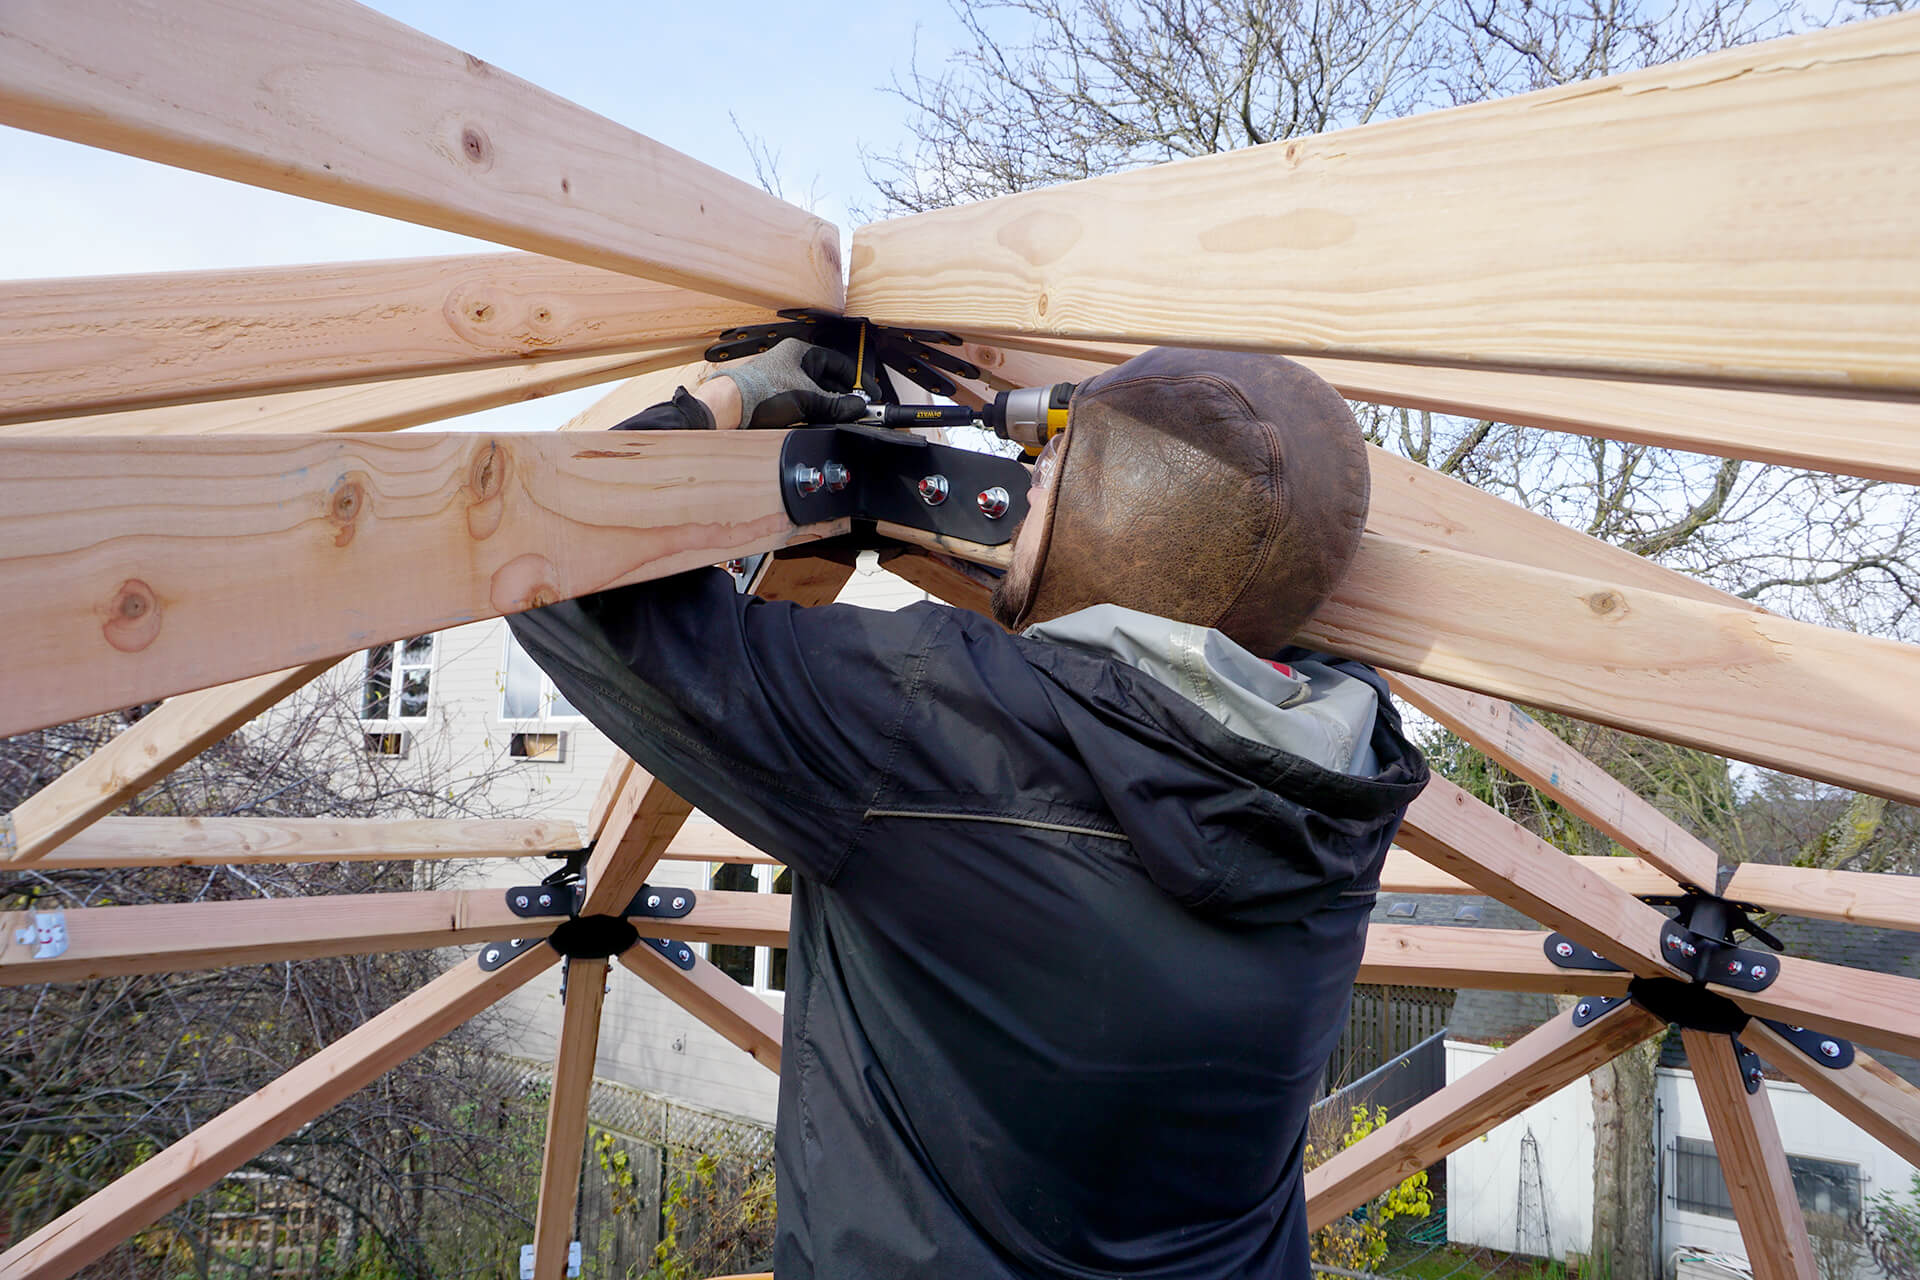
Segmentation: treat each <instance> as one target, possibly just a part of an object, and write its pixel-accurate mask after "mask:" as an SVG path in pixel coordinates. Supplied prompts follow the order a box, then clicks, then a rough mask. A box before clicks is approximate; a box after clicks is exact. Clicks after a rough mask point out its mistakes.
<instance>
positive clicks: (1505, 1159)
mask: <svg viewBox="0 0 1920 1280" xmlns="http://www.w3.org/2000/svg"><path fill="white" fill-rule="evenodd" d="M1496 1052H1497V1050H1495V1049H1492V1048H1489V1047H1488V1046H1486V1045H1478V1044H1467V1043H1464V1042H1461V1041H1456V1040H1449V1041H1447V1083H1448V1084H1452V1083H1453V1082H1454V1081H1456V1080H1458V1079H1460V1077H1462V1076H1464V1075H1466V1074H1467V1073H1468V1072H1469V1071H1471V1070H1473V1069H1474V1068H1475V1067H1477V1066H1479V1065H1481V1064H1482V1063H1483V1062H1486V1061H1488V1060H1489V1059H1491V1058H1492V1057H1493V1055H1494V1054H1495V1053H1496ZM1529 1133H1531V1134H1532V1135H1533V1138H1534V1143H1535V1145H1536V1146H1537V1147H1538V1148H1539V1151H1540V1188H1541V1194H1540V1205H1541V1213H1540V1214H1539V1215H1538V1216H1534V1215H1532V1214H1531V1213H1530V1215H1529V1222H1528V1237H1529V1238H1528V1239H1526V1240H1521V1239H1520V1213H1519V1210H1520V1190H1521V1187H1520V1152H1521V1149H1522V1147H1523V1145H1524V1144H1525V1141H1526V1137H1527V1135H1528V1134H1529ZM1529 1208H1530V1209H1531V1204H1530V1205H1529ZM1542 1227H1544V1231H1543V1230H1542ZM1447 1238H1448V1239H1449V1240H1454V1241H1458V1242H1460V1243H1462V1244H1476V1245H1484V1246H1486V1247H1488V1248H1493V1249H1506V1250H1515V1249H1516V1247H1517V1246H1525V1247H1527V1249H1528V1251H1530V1252H1536V1253H1539V1254H1541V1255H1542V1256H1547V1255H1546V1248H1547V1241H1548V1239H1549V1238H1550V1240H1551V1247H1552V1250H1553V1252H1552V1255H1551V1256H1553V1257H1564V1256H1566V1254H1568V1253H1570V1252H1579V1253H1584V1252H1585V1251H1586V1250H1587V1248H1588V1246H1589V1245H1590V1244H1591V1243H1592V1241H1593V1095H1592V1091H1591V1090H1590V1089H1588V1087H1587V1081H1586V1078H1585V1077H1584V1076H1583V1077H1582V1078H1580V1079H1579V1080H1576V1081H1575V1082H1574V1083H1572V1084H1570V1085H1568V1086H1567V1087H1566V1088H1564V1089H1562V1090H1560V1092H1558V1093H1556V1094H1554V1095H1552V1096H1551V1097H1549V1098H1546V1099H1544V1100H1542V1101H1540V1102H1538V1103H1535V1104H1534V1105H1533V1106H1532V1107H1529V1108H1528V1109H1527V1110H1526V1111H1523V1112H1521V1113H1520V1114H1519V1115H1517V1116H1515V1117H1514V1118H1513V1119H1511V1120H1509V1121H1507V1122H1506V1123H1505V1124H1503V1125H1500V1126H1499V1127H1498V1128H1496V1129H1494V1130H1493V1131H1492V1132H1490V1133H1488V1134H1487V1135H1486V1136H1485V1137H1484V1138H1477V1139H1475V1140H1474V1141H1472V1142H1469V1143H1467V1144H1466V1145H1465V1146H1463V1147H1461V1148H1460V1149H1459V1150H1458V1151H1456V1152H1454V1153H1453V1154H1452V1155H1450V1156H1448V1157H1447Z"/></svg>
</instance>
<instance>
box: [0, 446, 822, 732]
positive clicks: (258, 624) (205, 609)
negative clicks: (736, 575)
mask: <svg viewBox="0 0 1920 1280" xmlns="http://www.w3.org/2000/svg"><path fill="white" fill-rule="evenodd" d="M781 441H782V435H781V433H779V432H753V431H729V432H722V433H718V434H713V433H708V432H684V431H682V432H622V433H612V434H606V435H603V436H602V437H600V438H599V439H598V440H597V441H596V442H595V443H594V444H592V445H591V446H589V445H587V444H586V443H585V442H583V441H582V440H580V439H578V438H577V437H574V436H571V435H568V434H564V433H554V432H545V433H537V434H522V435H495V436H475V435H469V434H462V433H426V434H416V433H412V432H406V433H399V434H389V435H379V436H363V435H352V436H339V435H336V436H211V437H196V436H168V437H154V438H141V439H138V440H134V441H124V442H123V441H117V440H113V439H110V438H106V437H80V438H74V439H61V440H40V439H35V440H7V441H0V546H4V547H5V548H6V551H5V553H4V554H5V557H6V558H5V559H4V560H0V595H9V596H11V598H12V599H13V600H14V601H15V608H14V609H13V610H10V611H8V616H7V617H6V618H5V619H4V621H5V622H6V624H7V625H8V626H10V627H11V626H16V625H17V626H18V627H19V628H21V629H20V630H18V631H17V632H16V633H15V635H14V646H15V648H14V655H13V656H14V666H13V672H12V674H13V676H14V678H13V679H12V680H10V681H9V682H8V685H7V688H6V690H5V691H4V694H3V695H0V733H12V732H19V731H21V730H25V729H30V728H37V727H39V726H41V725H46V724H52V723H58V722H60V721H63V720H68V719H73V718H75V717H78V716H82V715H87V714H92V713H94V712H98V711H102V710H107V709H111V708H116V707H124V706H130V705H133V704H135V703H138V702H142V701H148V700H151V699H154V698H158V697H161V696H164V695H166V694H170V693H177V692H180V691H182V690H186V689H194V688H203V687H205V686H207V685H211V684H216V683H220V682H223V681H227V680H232V679H235V678H238V677H242V676H246V675H251V674H253V673H254V672H257V671H265V670H271V669H274V668H276V667H282V666H286V665H288V664H289V663H292V662H300V663H306V662H313V661H316V660H318V659H321V658H331V657H336V656H337V655H339V654H341V653H343V652H350V651H352V650H354V649H357V648H362V647H364V646H366V645H368V644H377V643H380V642H381V641H383V640H392V639H396V638H398V637H401V636H408V635H417V634H420V633H422V632H426V631H435V630H439V629H442V628H444V627H448V626H452V625H455V624H457V623H462V622H472V621H477V620H479V619H482V618H487V617H493V616H497V615H499V614H503V613H513V612H517V611H519V610H521V609H526V608H529V607H532V606H534V605H536V604H540V603H545V602H548V601H553V600H560V599H565V598H567V597H570V596H575V595H580V594H582V593H585V592H588V591H594V590H600V589H602V588H606V587H611V586H618V585H621V584H623V583H627V582H635V581H640V580H643V579H646V578H653V577H660V576H663V575H665V574H669V573H674V572H678V571H680V570H683V569H690V568H693V567H696V566H698V565H703V564H713V563H715V562H717V561H721V560H726V559H729V558H731V557H734V556H739V555H746V554H751V553H753V552H757V551H765V550H771V549H773V548H776V547H780V546H784V545H787V544H789V543H793V542H797V541H806V540H809V539H811V538H815V537H820V536H825V535H828V534H831V533H837V532H841V531H843V529H844V527H845V522H844V521H842V522H837V523H829V524H824V525H820V526H817V527H812V528H808V529H797V528H796V527H795V526H794V525H793V523H792V522H791V521H790V520H789V519H788V517H787V515H786V512H785V510H784V508H783V507H782V504H781V500H780V493H779V482H778V477H777V474H776V473H777V470H778V467H777V461H778V455H779V450H780V446H781ZM129 448H131V449H132V450H133V451H134V453H135V454H136V455H137V456H138V457H139V459H140V462H139V465H138V467H137V468H132V469H130V468H129V467H128V466H127V450H128V449H129ZM215 637H218V643H217V644H216V643H213V641H214V639H215Z"/></svg>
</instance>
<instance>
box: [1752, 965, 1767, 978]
mask: <svg viewBox="0 0 1920 1280" xmlns="http://www.w3.org/2000/svg"><path fill="white" fill-rule="evenodd" d="M1747 972H1748V973H1750V974H1752V975H1753V980H1754V981H1755V982H1765V981H1766V980H1767V966H1765V965H1763V964H1757V965H1755V966H1753V968H1751V969H1749V970H1747Z"/></svg>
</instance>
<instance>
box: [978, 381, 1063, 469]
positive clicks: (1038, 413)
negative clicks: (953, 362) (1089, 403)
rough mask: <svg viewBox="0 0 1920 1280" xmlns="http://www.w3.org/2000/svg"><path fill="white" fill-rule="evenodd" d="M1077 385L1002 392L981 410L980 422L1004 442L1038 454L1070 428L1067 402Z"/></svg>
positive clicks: (1061, 383)
mask: <svg viewBox="0 0 1920 1280" xmlns="http://www.w3.org/2000/svg"><path fill="white" fill-rule="evenodd" d="M1072 395H1073V383H1071V382H1056V383H1054V384H1053V385H1052V386H1050V387H1021V388H1020V389H1019V390H1017V391H1002V392H1001V393H1000V394H999V395H997V396H995V397H994V398H993V403H992V404H989V405H987V406H986V407H985V408H983V409H982V410H981V411H980V420H981V421H982V422H983V423H985V424H986V426H987V429H988V430H990V431H992V432H993V433H994V434H995V435H997V436H999V437H1000V438H1001V439H1002V440H1014V441H1017V442H1019V443H1020V444H1023V445H1025V446H1026V447H1027V452H1029V453H1038V452H1039V451H1040V449H1041V446H1043V445H1045V444H1046V443H1047V441H1048V440H1051V439H1052V438H1053V437H1054V436H1056V435H1058V434H1059V433H1060V432H1062V431H1065V430H1066V429H1067V401H1068V399H1069V398H1071V397H1072Z"/></svg>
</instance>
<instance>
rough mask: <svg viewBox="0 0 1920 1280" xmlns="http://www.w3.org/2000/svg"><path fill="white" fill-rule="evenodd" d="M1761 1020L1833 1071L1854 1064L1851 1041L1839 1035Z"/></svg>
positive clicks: (1771, 1020)
mask: <svg viewBox="0 0 1920 1280" xmlns="http://www.w3.org/2000/svg"><path fill="white" fill-rule="evenodd" d="M1761 1021H1762V1022H1764V1023H1766V1024H1767V1025H1768V1026H1770V1027H1772V1028H1773V1029H1774V1030H1775V1031H1777V1032H1779V1033H1780V1036H1781V1038H1782V1039H1784V1040H1785V1041H1787V1043H1789V1044H1791V1045H1792V1046H1793V1047H1794V1048H1796V1049H1798V1050H1799V1051H1800V1052H1802V1053H1804V1054H1806V1055H1807V1056H1808V1057H1809V1058H1812V1059H1813V1060H1814V1061H1815V1062H1817V1063H1819V1064H1820V1065H1821V1066H1823V1067H1827V1068H1829V1069H1830V1070H1833V1071H1845V1070H1846V1069H1847V1068H1848V1067H1850V1066H1852V1065H1853V1044H1852V1042H1851V1041H1847V1040H1842V1039H1841V1038H1840V1037H1839V1036H1830V1035H1828V1034H1826V1033H1825V1032H1824V1031H1814V1030H1812V1029H1810V1028H1807V1027H1795V1026H1789V1025H1788V1024H1786V1023H1784V1022H1775V1021H1774V1020H1773V1019H1772V1018H1762V1019H1761Z"/></svg>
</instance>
